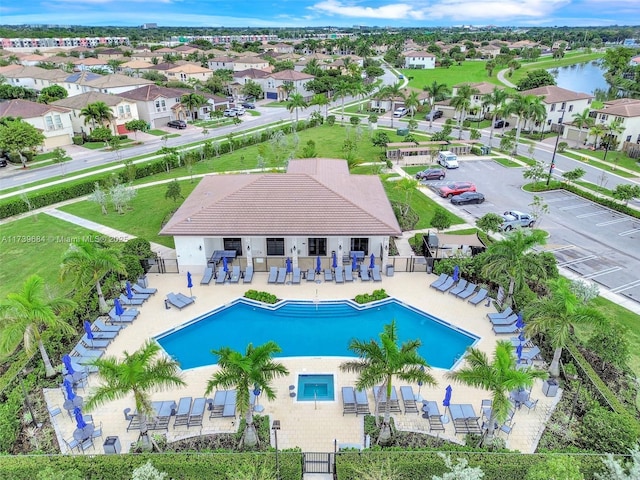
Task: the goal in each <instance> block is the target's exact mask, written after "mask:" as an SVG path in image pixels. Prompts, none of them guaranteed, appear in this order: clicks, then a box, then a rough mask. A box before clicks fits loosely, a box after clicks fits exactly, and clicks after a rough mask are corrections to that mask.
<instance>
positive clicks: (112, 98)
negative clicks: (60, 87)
mask: <svg viewBox="0 0 640 480" xmlns="http://www.w3.org/2000/svg"><path fill="white" fill-rule="evenodd" d="M123 101H124V102H129V103H131V102H132V100H129V99H125V98H123V97H120V96H118V95H110V94H108V93H102V92H96V91H91V92H85V93H81V94H79V95H73V96H71V97H67V98H63V99H61V100H56V101H55V102H51V105H56V106H58V107H66V108H71V109H73V110H81V109H83V108H84V107H86V106H87V105H89V104H90V103H95V102H104V103H106V104H107V105H108V106H110V107H113V106H115V105H118V104H119V103H122V102H123Z"/></svg>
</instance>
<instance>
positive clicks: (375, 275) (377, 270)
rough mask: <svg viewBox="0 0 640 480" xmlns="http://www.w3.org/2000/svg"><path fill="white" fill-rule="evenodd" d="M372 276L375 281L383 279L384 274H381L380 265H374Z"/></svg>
mask: <svg viewBox="0 0 640 480" xmlns="http://www.w3.org/2000/svg"><path fill="white" fill-rule="evenodd" d="M371 278H372V279H373V281H374V282H381V281H382V275H380V267H379V266H378V265H374V267H373V268H372V269H371Z"/></svg>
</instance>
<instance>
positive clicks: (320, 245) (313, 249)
mask: <svg viewBox="0 0 640 480" xmlns="http://www.w3.org/2000/svg"><path fill="white" fill-rule="evenodd" d="M307 243H308V245H309V255H310V256H315V255H322V256H325V255H326V254H327V239H326V238H309V239H307Z"/></svg>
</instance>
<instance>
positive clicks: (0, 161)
mask: <svg viewBox="0 0 640 480" xmlns="http://www.w3.org/2000/svg"><path fill="white" fill-rule="evenodd" d="M7 165H9V162H7V159H6V158H4V157H0V168H2V167H6V166H7Z"/></svg>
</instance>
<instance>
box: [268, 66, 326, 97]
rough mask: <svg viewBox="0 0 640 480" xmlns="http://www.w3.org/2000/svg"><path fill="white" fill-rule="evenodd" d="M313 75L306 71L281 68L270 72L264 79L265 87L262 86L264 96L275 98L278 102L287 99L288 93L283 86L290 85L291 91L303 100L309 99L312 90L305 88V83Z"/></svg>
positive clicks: (311, 95)
mask: <svg viewBox="0 0 640 480" xmlns="http://www.w3.org/2000/svg"><path fill="white" fill-rule="evenodd" d="M314 78H315V77H314V76H313V75H309V74H307V73H302V72H296V71H295V70H282V71H280V72H276V73H270V74H269V76H268V77H267V79H266V87H264V95H265V98H268V99H272V100H277V101H279V102H282V101H285V100H287V98H288V97H289V93H288V92H287V89H286V88H285V87H284V86H285V85H291V86H292V87H293V90H292V91H293V92H296V93H299V94H300V95H302V97H303V98H304V99H305V100H307V101H308V100H310V99H311V97H313V95H314V92H313V91H312V90H309V89H307V83H309V82H310V81H311V80H313V79H314Z"/></svg>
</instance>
